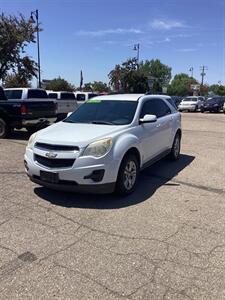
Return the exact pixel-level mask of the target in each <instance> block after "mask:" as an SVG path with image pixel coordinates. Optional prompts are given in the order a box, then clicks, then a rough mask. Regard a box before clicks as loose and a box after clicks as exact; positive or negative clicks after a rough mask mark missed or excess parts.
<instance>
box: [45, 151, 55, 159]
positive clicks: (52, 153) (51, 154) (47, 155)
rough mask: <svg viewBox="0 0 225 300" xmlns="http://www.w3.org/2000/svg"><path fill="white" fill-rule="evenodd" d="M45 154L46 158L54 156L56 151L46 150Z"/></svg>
mask: <svg viewBox="0 0 225 300" xmlns="http://www.w3.org/2000/svg"><path fill="white" fill-rule="evenodd" d="M45 156H46V157H48V158H56V156H57V153H54V152H47V153H46V154H45Z"/></svg>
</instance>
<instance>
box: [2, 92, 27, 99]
mask: <svg viewBox="0 0 225 300" xmlns="http://www.w3.org/2000/svg"><path fill="white" fill-rule="evenodd" d="M22 93H23V91H22V90H6V91H5V95H6V97H7V98H8V99H21V98H22Z"/></svg>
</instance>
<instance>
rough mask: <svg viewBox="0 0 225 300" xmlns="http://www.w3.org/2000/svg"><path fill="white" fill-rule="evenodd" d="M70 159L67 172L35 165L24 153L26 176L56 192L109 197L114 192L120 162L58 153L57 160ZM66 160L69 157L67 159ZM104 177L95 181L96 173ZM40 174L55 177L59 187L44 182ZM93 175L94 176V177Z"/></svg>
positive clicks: (30, 154) (28, 150)
mask: <svg viewBox="0 0 225 300" xmlns="http://www.w3.org/2000/svg"><path fill="white" fill-rule="evenodd" d="M37 153H38V154H39V155H40V154H41V155H43V156H44V152H42V151H41V150H38V149H35V154H37ZM65 155H67V156H69V155H70V158H71V156H72V155H73V158H74V159H75V162H74V163H73V165H72V166H71V167H68V168H48V167H46V166H43V165H40V164H39V163H38V162H37V161H35V156H34V152H33V151H32V150H30V149H27V150H26V154H25V156H24V161H25V168H26V173H27V175H28V176H29V178H30V180H31V181H33V182H35V183H37V184H39V185H42V186H45V187H48V188H51V189H56V190H64V191H74V192H83V193H111V192H113V190H114V188H115V182H116V180H117V174H118V170H119V166H120V161H118V160H116V159H113V158H112V156H111V155H107V156H106V157H103V158H100V159H95V158H93V157H79V154H75V153H70V154H65V153H58V156H59V158H60V156H64V158H65ZM67 158H68V157H67ZM103 170H104V172H103V176H102V177H100V178H98V179H97V180H96V174H95V172H96V171H103ZM41 171H47V172H53V173H57V174H58V177H59V182H58V183H50V182H46V181H43V180H42V179H41V177H40V173H41ZM93 174H94V175H93Z"/></svg>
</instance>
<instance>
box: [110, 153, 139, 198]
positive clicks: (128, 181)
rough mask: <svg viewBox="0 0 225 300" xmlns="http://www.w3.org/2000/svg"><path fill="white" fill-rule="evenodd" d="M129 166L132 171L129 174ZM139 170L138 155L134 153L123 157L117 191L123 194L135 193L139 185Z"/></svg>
mask: <svg viewBox="0 0 225 300" xmlns="http://www.w3.org/2000/svg"><path fill="white" fill-rule="evenodd" d="M129 167H130V173H129V174H127V173H128V172H129ZM132 172H133V174H132ZM135 172H136V173H135ZM139 172H140V165H139V162H138V159H137V157H136V156H135V155H134V154H127V155H126V156H125V157H124V158H123V160H122V162H121V165H120V169H119V172H118V176H117V182H116V190H115V191H116V193H118V194H120V195H123V196H126V195H129V194H131V193H133V191H134V190H135V188H136V185H137V181H138V177H139Z"/></svg>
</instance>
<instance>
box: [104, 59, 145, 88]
mask: <svg viewBox="0 0 225 300" xmlns="http://www.w3.org/2000/svg"><path fill="white" fill-rule="evenodd" d="M108 76H109V79H110V84H111V85H112V87H113V88H114V89H115V90H116V91H122V92H125V93H145V92H146V91H147V90H148V82H147V80H148V78H147V77H146V76H145V75H144V74H143V72H142V71H141V70H139V68H138V66H137V61H136V59H128V60H127V61H125V62H124V63H122V65H121V66H120V65H116V66H115V69H113V70H112V71H111V72H110V73H109V75H108Z"/></svg>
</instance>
